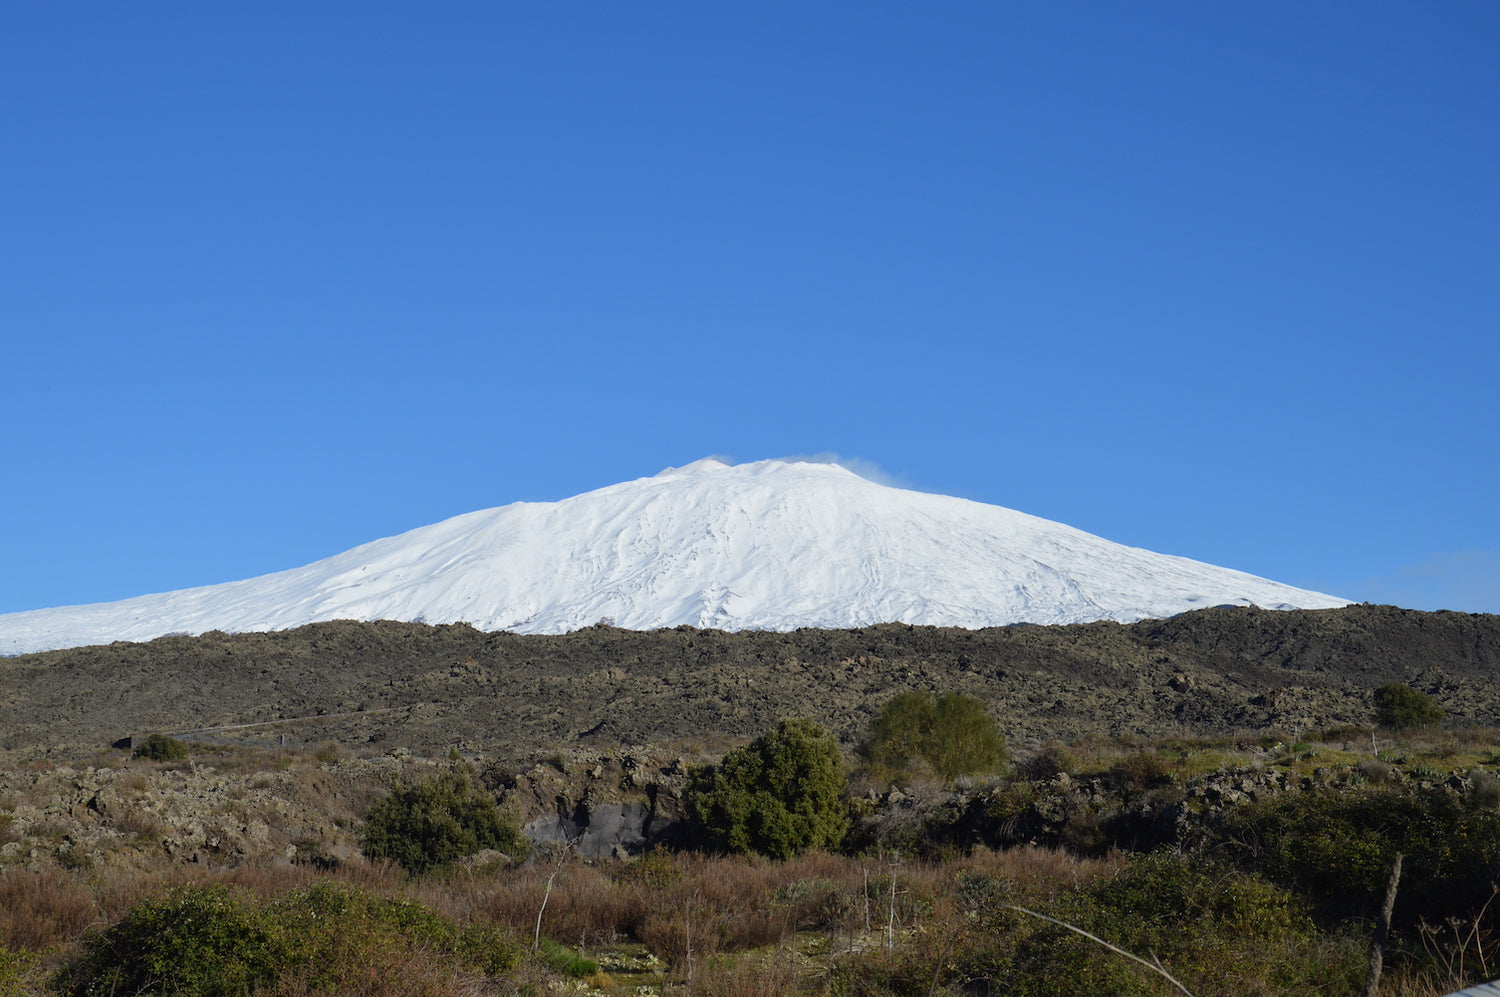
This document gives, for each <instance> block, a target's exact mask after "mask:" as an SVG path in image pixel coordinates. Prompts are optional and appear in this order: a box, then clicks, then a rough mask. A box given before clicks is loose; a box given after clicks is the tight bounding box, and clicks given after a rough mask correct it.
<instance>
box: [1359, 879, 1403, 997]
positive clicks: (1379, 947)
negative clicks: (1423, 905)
mask: <svg viewBox="0 0 1500 997" xmlns="http://www.w3.org/2000/svg"><path fill="white" fill-rule="evenodd" d="M1400 882H1401V853H1400V852H1397V853H1396V861H1394V862H1392V863H1391V878H1390V881H1389V882H1388V883H1386V884H1385V902H1384V903H1383V904H1381V906H1380V924H1379V925H1378V926H1377V927H1376V928H1375V937H1374V938H1372V939H1370V972H1369V975H1368V976H1366V977H1365V991H1364V995H1363V997H1375V994H1376V991H1378V990H1379V989H1380V971H1381V969H1382V968H1383V965H1384V962H1385V940H1386V936H1387V935H1389V934H1390V931H1391V912H1392V911H1393V910H1395V908H1396V885H1397V884H1398V883H1400Z"/></svg>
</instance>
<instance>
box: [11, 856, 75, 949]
mask: <svg viewBox="0 0 1500 997" xmlns="http://www.w3.org/2000/svg"><path fill="white" fill-rule="evenodd" d="M97 913H98V911H97V907H96V905H95V901H94V897H93V895H92V893H91V892H90V890H89V889H88V887H87V886H86V885H85V884H84V882H83V881H82V880H81V878H80V877H78V876H76V875H73V874H71V873H68V872H64V871H63V870H61V869H47V870H44V871H42V872H30V871H27V870H24V869H6V870H4V871H3V872H0V941H3V942H4V945H5V947H6V948H9V949H26V950H29V951H32V952H43V951H47V950H49V949H55V948H60V947H61V946H63V945H66V944H69V943H71V942H72V941H73V940H74V939H76V938H77V937H78V936H79V935H80V934H82V933H83V930H84V929H85V928H86V927H88V926H89V925H90V924H91V923H93V921H94V919H95V917H96V916H97Z"/></svg>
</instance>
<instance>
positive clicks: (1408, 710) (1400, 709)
mask: <svg viewBox="0 0 1500 997" xmlns="http://www.w3.org/2000/svg"><path fill="white" fill-rule="evenodd" d="M1375 718H1376V719H1377V720H1378V721H1379V722H1380V726H1382V727H1389V728H1391V729H1393V730H1408V729H1411V728H1422V727H1433V726H1435V725H1437V724H1439V723H1441V722H1442V719H1443V708H1442V707H1441V706H1439V705H1438V704H1437V702H1436V701H1435V700H1434V699H1433V698H1432V697H1431V696H1429V695H1427V694H1426V693H1422V692H1418V691H1417V690H1415V689H1413V688H1411V687H1410V686H1406V685H1402V684H1401V683H1400V682H1390V683H1387V684H1386V685H1383V686H1381V687H1380V688H1379V689H1376V690H1375Z"/></svg>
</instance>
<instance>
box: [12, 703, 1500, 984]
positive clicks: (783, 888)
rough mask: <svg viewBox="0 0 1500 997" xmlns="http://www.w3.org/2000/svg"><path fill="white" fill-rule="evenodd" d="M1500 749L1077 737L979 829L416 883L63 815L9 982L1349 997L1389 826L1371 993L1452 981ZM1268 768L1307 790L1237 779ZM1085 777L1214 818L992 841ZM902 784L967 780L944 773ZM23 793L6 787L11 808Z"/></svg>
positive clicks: (389, 872)
mask: <svg viewBox="0 0 1500 997" xmlns="http://www.w3.org/2000/svg"><path fill="white" fill-rule="evenodd" d="M1497 744H1500V739H1497V737H1496V735H1495V733H1494V732H1490V731H1472V732H1465V733H1461V734H1460V733H1454V732H1444V733H1427V734H1415V733H1414V734H1409V735H1400V736H1396V737H1389V736H1386V737H1382V738H1374V736H1373V734H1372V732H1370V731H1368V730H1346V731H1331V732H1323V733H1322V734H1321V735H1319V736H1316V737H1313V736H1306V737H1305V738H1304V739H1296V738H1291V737H1285V738H1264V739H1252V740H1238V741H1237V740H1233V739H1222V740H1206V739H1181V738H1177V739H1170V740H1145V739H1126V740H1123V741H1121V740H1107V739H1101V738H1091V739H1083V740H1079V741H1076V742H1073V743H1070V744H1054V745H1049V746H1046V747H1045V748H1044V749H1043V750H1042V751H1040V752H1036V753H1034V754H1032V755H1031V756H1029V757H1027V758H1023V759H1021V760H1019V761H1018V762H1017V764H1016V765H1015V767H1014V770H1013V772H1012V773H1011V774H1010V775H1009V776H1007V777H1006V778H1003V779H995V780H992V781H991V782H990V783H988V784H985V785H982V786H974V787H970V788H969V789H968V790H967V791H966V792H967V795H966V796H965V797H964V798H965V799H967V800H969V801H971V802H970V804H969V805H968V807H967V810H966V813H970V814H973V813H976V812H981V811H982V812H983V813H984V814H985V815H986V820H988V821H989V823H987V824H985V825H984V826H983V827H979V828H977V829H975V830H974V833H972V834H971V835H970V836H969V837H968V838H967V839H965V838H963V837H961V836H959V835H958V834H957V832H956V830H955V828H954V827H953V826H946V825H945V826H944V827H943V828H941V829H940V832H939V831H932V833H925V832H924V831H923V830H922V829H921V828H916V829H913V827H912V826H911V824H910V814H911V813H913V812H914V811H912V810H910V809H908V810H906V811H905V813H906V814H907V816H906V817H903V818H901V819H900V820H897V819H896V818H895V817H891V816H890V815H887V816H886V817H882V816H881V814H880V813H866V815H865V819H866V822H867V823H869V822H871V821H873V822H874V826H875V831H876V832H878V831H880V830H881V828H880V826H879V825H880V823H881V821H882V820H889V821H891V822H894V823H896V824H899V825H900V827H899V830H900V831H901V834H900V835H899V836H898V837H899V847H897V846H893V845H892V844H891V841H892V837H891V835H890V834H886V835H884V836H882V834H880V833H870V834H866V835H865V837H864V838H863V839H861V840H862V843H861V844H860V845H858V846H857V847H858V849H859V852H858V853H857V854H828V853H825V852H809V853H804V854H801V855H799V856H796V857H793V858H790V859H788V860H786V861H781V862H774V861H770V860H768V859H764V858H757V857H745V856H722V855H711V854H704V853H696V852H691V851H683V852H677V853H669V852H666V851H661V850H657V851H653V852H650V853H648V854H646V855H644V856H640V857H635V858H630V859H610V860H598V861H594V862H585V861H583V860H581V859H579V858H577V857H576V856H574V855H572V854H570V853H568V852H566V851H564V852H550V853H549V852H547V851H546V850H539V851H538V852H537V853H535V854H534V855H533V856H532V857H531V858H530V859H529V860H527V861H526V862H524V863H520V864H507V863H505V862H503V861H499V860H494V861H488V862H485V861H481V862H478V863H470V864H468V865H454V866H450V867H447V868H444V869H441V870H438V871H436V872H432V873H428V874H427V875H424V876H421V877H414V876H411V875H410V874H408V873H407V872H405V871H403V870H402V869H401V868H399V867H397V866H395V865H394V864H391V863H382V862H370V861H368V860H366V859H364V858H363V857H361V856H358V855H352V856H341V857H331V856H328V855H324V854H320V853H317V852H316V851H312V850H309V849H303V850H302V852H300V853H297V854H294V855H292V856H291V857H288V856H287V855H285V854H281V855H265V856H259V857H249V858H244V857H236V858H235V860H234V863H233V864H230V863H229V862H224V863H218V862H215V861H213V859H212V854H211V853H210V852H205V851H197V852H194V853H193V855H192V856H191V858H190V859H186V860H185V859H184V858H183V857H182V856H181V855H178V856H177V857H175V858H174V857H173V856H172V855H171V854H169V853H167V852H163V851H161V850H160V849H159V848H155V847H148V843H149V842H151V841H153V840H156V839H157V838H158V837H160V832H161V828H159V827H147V828H145V829H144V830H140V831H136V832H132V833H134V834H136V838H137V840H138V841H139V842H140V850H139V853H137V852H130V851H128V850H127V848H126V846H124V845H121V846H118V847H117V848H116V851H115V852H113V853H110V854H112V855H115V856H119V855H126V854H128V856H129V857H130V858H131V861H93V862H83V861H67V857H68V856H69V855H70V854H74V853H72V852H70V851H69V847H70V845H69V842H68V841H67V840H66V838H67V835H68V833H69V832H68V831H67V829H66V828H65V827H64V826H63V825H61V824H59V825H58V826H57V827H56V828H55V829H54V830H53V832H52V833H53V834H54V835H55V836H59V837H60V840H59V841H58V843H57V844H56V847H55V848H54V849H53V850H51V851H48V852H46V853H42V852H39V851H37V850H36V849H32V850H31V851H27V852H24V856H23V853H22V852H21V851H19V850H18V849H17V848H11V850H10V852H9V853H8V854H9V855H10V856H11V858H10V860H9V864H6V865H4V866H0V997H9V995H14V994H43V993H48V994H59V993H64V994H69V993H70V994H104V993H113V994H127V993H128V994H135V993H152V994H202V995H213V994H226V995H229V994H247V993H256V994H276V995H311V994H330V995H332V994H368V995H372V997H383V995H392V997H395V995H417V994H423V995H440V994H545V993H573V994H596V995H627V994H628V995H647V994H655V995H663V997H665V995H668V994H683V995H687V994H693V995H705V997H707V995H726V997H734V995H773V994H807V995H871V997H876V995H924V997H925V995H937V994H966V995H999V994H1015V995H1059V997H1060V995H1065V994H1066V995H1075V994H1126V995H1157V994H1180V993H1182V992H1183V990H1184V989H1185V990H1187V991H1188V992H1190V993H1192V994H1194V995H1196V997H1210V995H1224V997H1228V995H1252V997H1254V995H1273V994H1309V993H1310V994H1329V995H1349V994H1358V993H1360V992H1361V990H1362V987H1363V985H1364V981H1365V976H1366V968H1367V964H1368V961H1367V960H1368V952H1369V946H1370V940H1371V936H1372V931H1373V926H1374V922H1375V920H1376V918H1377V917H1378V914H1379V907H1380V902H1379V898H1380V895H1381V894H1382V892H1383V888H1384V885H1385V875H1386V872H1387V870H1388V868H1389V859H1390V856H1391V854H1392V853H1393V852H1394V851H1397V850H1399V851H1402V852H1403V854H1404V855H1405V856H1406V866H1405V868H1406V870H1407V871H1406V873H1405V875H1404V878H1403V882H1402V887H1401V891H1400V893H1399V894H1398V902H1397V909H1396V918H1395V923H1394V927H1393V933H1392V938H1391V941H1390V944H1389V946H1388V948H1387V951H1386V953H1385V972H1384V975H1383V976H1382V979H1381V985H1380V989H1379V993H1380V994H1382V995H1384V997H1436V995H1441V994H1444V993H1447V992H1449V991H1450V990H1452V989H1456V988H1457V987H1458V986H1460V985H1466V984H1471V983H1473V982H1476V981H1479V980H1482V979H1490V978H1493V977H1494V976H1496V975H1500V919H1497V914H1500V912H1497V910H1496V907H1497V906H1500V905H1496V904H1494V903H1491V902H1490V901H1491V898H1492V897H1493V892H1492V888H1491V883H1492V882H1494V881H1495V880H1497V879H1500V791H1497V790H1496V789H1495V788H1494V787H1495V784H1494V781H1493V778H1494V777H1493V772H1494V770H1495V768H1496V767H1497V763H1500V750H1497ZM231 762H232V765H231V764H230V763H231ZM190 764H192V763H189V762H182V761H176V762H167V763H159V764H158V763H151V765H149V766H147V765H145V764H143V763H135V765H134V766H133V768H132V771H131V772H130V773H127V775H129V777H130V778H131V780H132V783H133V784H135V783H138V784H139V785H140V787H141V788H140V793H141V794H142V797H141V799H142V801H146V800H148V798H149V796H150V794H153V793H156V792H157V789H156V788H155V787H156V786H157V785H158V782H162V784H165V785H172V784H174V783H173V782H172V780H173V779H174V778H176V777H180V776H182V775H183V772H184V769H183V768H182V766H185V765H190ZM221 764H222V765H223V766H224V769H225V770H226V771H227V770H228V769H230V768H234V767H237V768H240V769H245V770H247V771H246V775H247V777H248V779H249V780H250V782H248V783H247V785H253V784H254V782H255V780H260V781H265V782H270V781H271V780H270V775H271V774H276V775H277V777H278V778H285V779H287V780H288V781H289V782H291V783H297V782H299V781H300V782H301V783H304V784H307V785H321V784H320V783H317V780H318V779H326V778H327V775H326V773H327V772H329V771H333V770H336V769H331V768H330V765H331V763H330V761H329V759H328V758H327V757H323V758H318V757H315V756H307V757H305V758H295V757H289V756H287V755H285V754H280V755H277V756H275V757H274V758H269V757H268V764H270V765H271V770H270V772H269V773H262V772H256V771H255V766H254V764H253V758H251V757H250V756H248V755H239V756H233V757H231V758H228V759H227V760H221ZM200 767H201V766H200ZM59 771H60V772H61V771H64V770H59ZM1251 776H1254V777H1255V779H1256V780H1258V781H1256V782H1255V785H1256V786H1263V785H1267V784H1268V782H1267V779H1268V777H1271V776H1274V777H1275V778H1276V779H1278V780H1279V783H1278V784H1285V785H1288V786H1295V787H1297V788H1295V789H1289V790H1287V791H1285V792H1279V793H1273V794H1264V793H1262V794H1257V793H1247V794H1237V793H1236V791H1235V789H1234V787H1235V786H1240V785H1249V784H1250V782H1249V780H1250V779H1251ZM61 778H64V779H72V778H73V776H72V775H66V776H62V777H61ZM121 778H122V779H124V778H125V777H124V776H122V777H121ZM154 780H155V781H154ZM179 781H180V780H179ZM1086 784H1094V785H1099V786H1105V787H1107V788H1108V790H1109V793H1110V794H1113V796H1112V797H1111V798H1118V799H1124V800H1127V801H1128V802H1129V807H1128V808H1126V809H1125V810H1122V811H1121V812H1122V813H1129V814H1138V813H1141V812H1150V808H1152V807H1155V808H1157V810H1160V811H1163V812H1164V811H1165V810H1167V809H1169V808H1175V809H1174V810H1173V812H1175V813H1178V814H1179V815H1184V814H1186V815H1194V816H1195V817H1198V818H1201V820H1197V821H1196V822H1195V823H1194V824H1193V825H1192V826H1193V827H1194V828H1195V829H1196V831H1195V832H1194V833H1193V834H1190V835H1189V834H1183V835H1179V836H1177V837H1176V838H1175V839H1174V840H1173V841H1172V842H1171V843H1170V844H1169V845H1167V846H1165V847H1163V846H1162V845H1161V843H1160V842H1155V843H1153V845H1152V846H1151V847H1150V848H1143V849H1141V850H1138V851H1133V850H1129V849H1128V848H1125V847H1122V846H1121V839H1120V838H1119V836H1118V835H1115V836H1114V837H1112V836H1111V835H1112V834H1114V832H1113V831H1112V830H1111V828H1112V827H1113V825H1111V824H1110V823H1109V821H1108V820H1104V819H1102V818H1100V816H1099V814H1100V813H1102V811H1098V810H1095V811H1093V812H1090V811H1089V810H1088V809H1087V807H1085V808H1084V809H1081V810H1080V811H1079V812H1078V814H1077V827H1076V829H1075V830H1076V833H1064V834H1062V835H1061V837H1060V838H1059V840H1057V841H1048V842H1046V843H1045V844H1041V845H1037V844H1022V845H1016V846H1013V847H1006V848H999V847H994V846H993V845H986V844H985V843H983V842H984V841H985V839H986V837H988V838H990V839H993V838H995V837H997V836H1001V832H1002V831H1003V830H1004V829H1005V828H1006V827H1007V826H1012V825H1016V824H1018V823H1024V821H1025V820H1027V819H1029V818H1028V816H1027V815H1028V814H1029V813H1031V812H1033V811H1038V810H1045V809H1046V808H1047V807H1048V806H1051V805H1052V803H1051V802H1050V801H1053V800H1054V799H1056V798H1057V797H1056V795H1055V794H1056V793H1057V792H1058V791H1059V790H1058V787H1068V786H1079V785H1086ZM37 785H41V784H40V783H38V784H37ZM879 786H880V784H878V783H875V782H873V781H871V782H869V783H868V784H866V785H860V784H858V783H856V784H855V785H854V786H853V787H852V795H853V797H854V798H855V803H856V807H855V809H856V810H859V809H860V801H866V806H865V809H866V810H867V811H868V810H870V808H871V805H870V804H868V801H869V800H870V799H871V798H873V797H874V796H877V795H878V790H879ZM305 788H306V786H304V789H305ZM235 795H236V793H235V792H233V786H230V791H229V792H227V793H226V796H227V797H228V799H227V801H226V805H228V804H234V805H238V806H244V805H247V801H249V802H254V800H255V798H253V797H246V798H242V799H234V798H233V797H234V796H235ZM1235 795H1242V796H1244V798H1243V799H1235V800H1232V801H1229V800H1226V799H1220V797H1229V796H1235ZM903 796H904V798H905V799H906V800H907V801H908V802H909V801H910V800H912V799H917V800H921V799H924V798H927V799H932V800H942V799H948V800H951V799H953V798H956V797H955V795H954V793H953V792H952V791H950V790H948V789H944V788H942V787H941V786H938V785H935V784H934V785H928V786H921V785H916V786H907V787H906V792H905V793H904V794H903ZM375 798H377V794H376V793H374V792H373V791H370V792H363V793H361V792H352V793H346V794H345V795H344V796H342V797H340V800H342V802H341V803H340V806H343V807H345V808H346V811H345V812H342V813H341V814H340V815H339V820H340V822H343V823H349V822H350V821H351V820H354V819H356V818H354V817H353V816H352V814H353V813H354V812H355V811H357V810H358V809H359V807H358V806H355V805H354V804H353V803H351V802H350V800H351V799H352V800H357V801H363V802H368V801H370V800H373V799H375ZM1080 798H1084V797H1080ZM973 801H978V802H973ZM151 802H152V805H153V806H155V805H156V801H154V800H152V801H151ZM363 802H361V803H360V806H362V805H363ZM18 806H19V802H18V800H16V799H11V800H9V801H6V800H0V811H4V810H9V811H15V812H19V811H18V809H17V808H18ZM350 808H352V809H350ZM976 808H978V809H976ZM1027 808H1030V809H1029V810H1028V809H1027ZM950 809H951V808H950ZM144 810H145V804H144V802H142V803H141V805H140V806H138V807H137V809H135V810H125V811H122V813H123V814H124V815H125V816H123V817H121V818H119V819H120V820H130V821H137V822H139V821H142V820H143V817H142V816H141V815H142V813H143V812H144ZM943 810H944V808H943V807H942V806H934V808H933V813H939V812H942V811H943ZM1197 811H1202V812H1201V813H1197ZM916 812H919V811H916ZM903 821H904V823H903ZM1007 822H1009V823H1007ZM1062 826H1063V827H1064V829H1065V831H1066V830H1067V829H1068V828H1073V827H1074V825H1073V824H1071V823H1069V824H1065V825H1062ZM1122 826H1123V825H1122ZM886 830H889V828H886ZM929 831H931V829H930V828H929ZM12 836H14V835H12ZM122 840H124V839H122ZM129 847H135V846H129ZM1038 915H1043V916H1038ZM1046 918H1051V919H1053V920H1047V919H1046ZM1058 922H1064V924H1059V923H1058ZM1066 925H1071V926H1072V928H1069V927H1067V926H1066ZM1074 929H1080V930H1082V931H1086V932H1089V933H1090V934H1092V935H1094V936H1096V937H1097V938H1098V939H1099V940H1101V941H1103V942H1108V943H1110V944H1111V945H1114V946H1117V947H1119V948H1121V949H1124V950H1126V951H1128V952H1131V953H1133V954H1135V955H1136V956H1138V957H1140V958H1141V959H1143V960H1145V961H1146V962H1148V963H1154V964H1155V965H1156V967H1159V969H1160V970H1162V971H1165V972H1162V971H1158V969H1154V968H1151V967H1148V966H1143V965H1141V964H1139V963H1137V962H1132V961H1131V960H1129V959H1127V958H1125V957H1123V956H1120V955H1117V954H1115V953H1114V952H1111V951H1110V950H1109V949H1108V948H1106V947H1104V946H1103V945H1102V944H1101V943H1100V941H1095V940H1091V939H1089V938H1087V937H1084V936H1083V935H1082V934H1080V933H1079V932H1078V930H1074ZM1165 973H1170V975H1171V977H1172V978H1174V979H1175V980H1176V981H1177V983H1176V984H1174V983H1173V982H1172V981H1171V980H1169V979H1168V978H1167V976H1166V975H1165Z"/></svg>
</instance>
